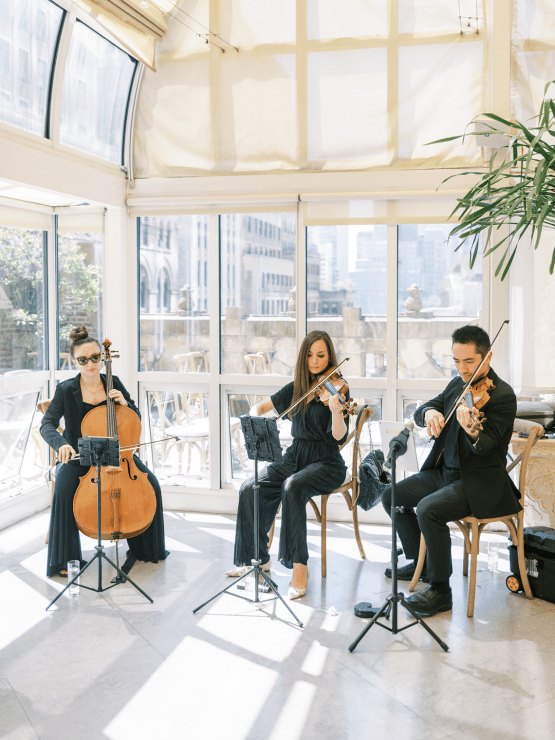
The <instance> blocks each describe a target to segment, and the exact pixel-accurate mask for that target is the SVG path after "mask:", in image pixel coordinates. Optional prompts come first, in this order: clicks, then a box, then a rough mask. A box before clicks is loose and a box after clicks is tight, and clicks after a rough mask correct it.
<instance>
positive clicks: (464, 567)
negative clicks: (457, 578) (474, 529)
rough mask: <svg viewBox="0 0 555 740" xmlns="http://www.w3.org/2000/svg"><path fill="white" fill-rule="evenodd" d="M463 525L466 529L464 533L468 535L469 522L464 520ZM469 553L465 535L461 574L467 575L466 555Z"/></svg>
mask: <svg viewBox="0 0 555 740" xmlns="http://www.w3.org/2000/svg"><path fill="white" fill-rule="evenodd" d="M464 527H465V529H466V533H467V534H468V536H469V537H470V524H467V523H466V522H465V524H464ZM469 555H470V548H469V547H468V540H467V538H466V537H465V538H464V544H463V576H468V556H469Z"/></svg>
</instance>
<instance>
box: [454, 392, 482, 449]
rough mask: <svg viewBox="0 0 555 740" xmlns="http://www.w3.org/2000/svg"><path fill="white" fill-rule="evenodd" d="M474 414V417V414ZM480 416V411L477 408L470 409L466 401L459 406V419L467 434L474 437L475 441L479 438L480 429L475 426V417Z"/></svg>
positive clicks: (471, 437)
mask: <svg viewBox="0 0 555 740" xmlns="http://www.w3.org/2000/svg"><path fill="white" fill-rule="evenodd" d="M473 415H474V419H473V418H472V416H473ZM479 416H480V412H479V411H478V409H477V408H472V409H469V408H468V406H467V405H466V404H465V403H464V401H463V403H461V405H460V406H458V407H457V421H458V422H459V424H460V425H461V427H462V428H463V429H464V431H465V432H466V434H467V435H468V436H469V437H470V439H472V440H473V441H474V442H475V441H476V440H477V439H478V434H479V431H478V429H477V428H476V426H475V419H478V418H479Z"/></svg>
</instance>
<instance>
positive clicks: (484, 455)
mask: <svg viewBox="0 0 555 740" xmlns="http://www.w3.org/2000/svg"><path fill="white" fill-rule="evenodd" d="M488 378H491V380H492V381H493V383H494V385H495V388H493V389H492V390H491V391H489V395H490V400H489V401H488V403H487V404H486V405H485V406H484V407H483V408H482V411H484V413H485V417H486V421H484V423H483V425H484V428H483V430H482V431H480V433H479V435H478V440H477V441H476V444H474V443H473V442H472V440H470V439H469V437H468V436H467V435H466V433H465V431H464V429H463V428H462V427H461V426H460V424H459V422H458V421H457V418H456V414H453V417H452V418H451V420H450V421H449V424H457V425H458V426H459V433H458V436H457V444H458V448H459V465H460V469H461V476H462V481H463V486H464V492H465V494H466V497H467V500H468V504H469V506H470V510H471V511H472V514H473V515H474V516H476V517H478V518H479V519H488V518H490V517H497V516H507V515H509V514H515V513H516V512H517V511H521V509H522V507H521V505H520V502H519V498H520V496H519V493H518V489H517V488H516V486H515V485H514V483H513V482H512V480H511V478H510V476H509V474H508V473H507V470H506V466H507V451H508V448H509V443H510V441H511V435H512V432H513V422H514V420H515V417H516V396H515V393H514V391H513V389H512V388H511V386H510V385H509V384H508V383H506V382H505V381H504V380H501V378H500V377H499V376H498V375H497V374H496V373H495V372H494V371H493V370H492V369H491V368H490V370H489V372H488ZM464 385H465V384H464V381H463V379H462V378H460V377H457V378H453V380H452V381H451V382H450V383H449V385H448V386H447V388H446V389H445V390H444V391H443V393H440V394H439V396H436V398H433V399H432V400H431V401H427V402H426V403H425V404H423V405H422V406H420V408H418V409H417V410H416V413H415V414H414V420H415V422H416V424H418V426H426V423H425V421H424V414H425V413H426V411H427V410H428V409H436V410H437V411H441V413H442V414H444V415H445V416H446V415H447V413H448V411H449V410H450V409H451V407H452V405H453V403H454V402H455V400H456V399H457V397H458V396H459V394H460V392H461V391H462V389H463V387H464ZM444 446H445V434H443V433H442V434H441V435H440V436H439V438H438V439H436V440H435V443H434V446H433V447H432V451H431V452H430V454H429V455H428V457H427V459H426V462H425V463H424V465H423V466H422V470H431V469H432V468H437V467H441V466H442V464H443V449H444Z"/></svg>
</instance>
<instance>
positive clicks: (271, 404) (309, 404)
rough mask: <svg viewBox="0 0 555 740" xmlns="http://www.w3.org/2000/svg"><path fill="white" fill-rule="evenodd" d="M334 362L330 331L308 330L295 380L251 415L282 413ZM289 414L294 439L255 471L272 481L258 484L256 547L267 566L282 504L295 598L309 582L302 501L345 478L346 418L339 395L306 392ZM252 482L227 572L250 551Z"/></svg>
mask: <svg viewBox="0 0 555 740" xmlns="http://www.w3.org/2000/svg"><path fill="white" fill-rule="evenodd" d="M335 365H337V360H336V356H335V349H334V347H333V344H332V341H331V339H330V337H329V335H328V334H327V333H326V332H325V331H312V332H310V334H308V335H307V336H306V337H305V338H304V340H303V343H302V345H301V349H300V351H299V356H298V358H297V364H296V367H295V379H294V381H293V382H292V383H288V384H287V385H286V386H285V387H284V388H282V389H281V390H280V391H278V392H277V393H274V395H273V396H271V397H270V398H269V399H266V400H264V401H260V402H259V403H257V404H256V405H255V406H253V407H252V409H251V411H250V413H251V415H252V416H261V415H262V414H265V413H267V412H268V411H271V410H272V409H276V411H277V412H278V413H279V414H281V413H282V412H284V411H286V410H287V409H288V408H289V407H290V406H291V405H292V404H293V403H295V401H297V400H298V399H300V398H301V397H302V396H303V395H304V394H305V393H306V392H307V391H309V390H310V388H311V386H312V384H313V383H314V381H315V379H316V378H317V377H318V376H320V375H322V374H323V373H324V372H325V371H326V370H328V369H329V368H331V367H334V366H335ZM290 415H291V417H292V425H291V434H292V437H293V443H292V445H291V446H290V447H289V448H288V449H287V451H286V452H285V455H284V457H283V460H282V461H281V462H279V463H272V464H271V465H269V466H268V467H267V468H266V470H265V471H263V472H262V473H261V474H260V475H259V480H261V481H271V482H275V486H273V487H263V488H260V493H259V497H260V543H259V548H260V549H259V552H260V560H261V562H262V568H263V569H264V570H269V569H270V556H269V554H268V532H269V531H270V528H271V526H272V523H273V521H274V519H275V516H276V514H277V511H278V508H279V505H280V504H282V512H281V516H282V519H281V535H280V541H279V555H278V558H279V560H280V562H281V563H282V564H283V565H284V566H285V567H286V568H292V569H293V578H292V580H291V583H290V588H289V598H290V599H297V598H299V597H301V596H304V595H305V593H306V590H307V587H308V567H307V563H308V546H307V539H306V538H307V528H306V504H307V502H308V500H309V499H311V498H312V497H313V496H319V495H321V494H327V493H332V491H334V490H335V489H336V488H337V487H338V486H340V485H341V484H342V483H343V481H344V480H345V475H346V472H347V468H346V466H345V463H344V462H343V458H342V457H341V454H340V452H339V446H340V445H341V444H342V443H343V442H344V441H345V439H346V438H347V432H348V421H346V420H345V418H344V416H343V407H342V405H341V402H340V400H339V398H338V396H337V395H332V396H331V397H330V399H329V405H325V404H324V403H321V402H319V401H318V400H317V399H316V398H311V397H310V396H309V397H308V398H307V399H305V400H304V401H303V402H301V403H300V404H299V405H298V406H296V407H295V409H293V410H292V411H291V412H290ZM347 420H348V417H347ZM253 483H254V478H251V479H249V480H247V481H245V483H243V485H242V486H241V490H240V493H239V508H238V511H237V529H236V533H235V558H234V562H235V565H236V568H234V569H232V570H229V571H227V575H230V576H239V575H242V574H243V573H244V572H245V567H248V566H249V565H250V562H251V559H252V558H253V557H254V542H253V518H254V504H253V489H252V486H253Z"/></svg>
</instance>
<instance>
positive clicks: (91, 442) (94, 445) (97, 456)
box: [46, 435, 154, 610]
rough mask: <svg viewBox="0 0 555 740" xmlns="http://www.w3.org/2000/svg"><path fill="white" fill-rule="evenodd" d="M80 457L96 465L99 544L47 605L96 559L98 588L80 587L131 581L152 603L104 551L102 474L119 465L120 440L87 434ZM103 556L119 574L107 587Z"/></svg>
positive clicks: (62, 592)
mask: <svg viewBox="0 0 555 740" xmlns="http://www.w3.org/2000/svg"><path fill="white" fill-rule="evenodd" d="M78 444H79V457H80V459H81V464H82V465H91V466H93V465H96V496H97V499H96V501H97V504H96V509H97V517H98V518H97V531H98V544H97V546H96V547H95V550H96V552H95V554H94V555H93V557H92V558H91V559H90V560H89V562H88V563H86V564H85V565H84V566H83V567H82V568H81V570H80V571H79V573H77V575H76V576H75V578H72V579H71V581H70V582H69V583H68V584H67V586H66V587H65V588H64V589H63V590H62V591H60V593H59V594H58V595H57V596H56V598H55V599H53V600H52V601H51V602H50V604H48V606H47V607H46V609H47V610H48V609H50V607H51V606H52V604H54V603H55V602H56V601H58V599H59V598H60V596H61V595H62V594H64V593H65V592H66V591H67V590H68V588H69V587H70V586H72V585H73V583H75V581H76V580H77V579H78V578H79V576H80V575H81V574H82V573H84V572H85V571H86V570H87V568H88V567H89V565H91V563H93V562H94V561H95V560H97V559H98V588H92V587H91V586H85V585H84V584H83V583H78V584H77V585H78V586H79V588H86V589H88V590H89V591H95V592H96V593H102V592H103V591H108V589H110V588H114V586H117V585H118V584H120V583H125V581H129V583H130V584H131V585H132V586H134V587H135V588H136V589H137V591H140V592H141V593H142V595H143V596H145V597H146V598H147V599H148V600H149V601H150V603H151V604H153V603H154V602H153V601H152V599H151V598H150V596H149V595H148V594H146V593H145V592H144V591H143V590H142V588H139V586H137V584H136V583H134V582H133V581H132V580H131V578H129V576H128V575H126V574H125V573H124V572H123V571H122V570H121V569H120V568H119V567H118V566H117V565H115V563H113V562H112V561H111V560H110V558H109V557H108V556H107V555H106V553H105V552H104V546H103V544H102V536H101V535H102V493H101V492H102V483H101V480H100V475H101V472H102V466H103V465H104V466H106V465H119V464H120V457H119V442H118V440H117V439H114V438H112V437H89V436H88V435H85V436H84V437H83V438H81V439H80V440H79V443H78ZM102 558H104V560H107V561H108V562H109V563H110V565H111V566H112V568H115V569H116V571H117V573H118V575H117V578H116V579H114V580H115V583H112V584H111V585H110V586H106V588H103V586H102Z"/></svg>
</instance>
